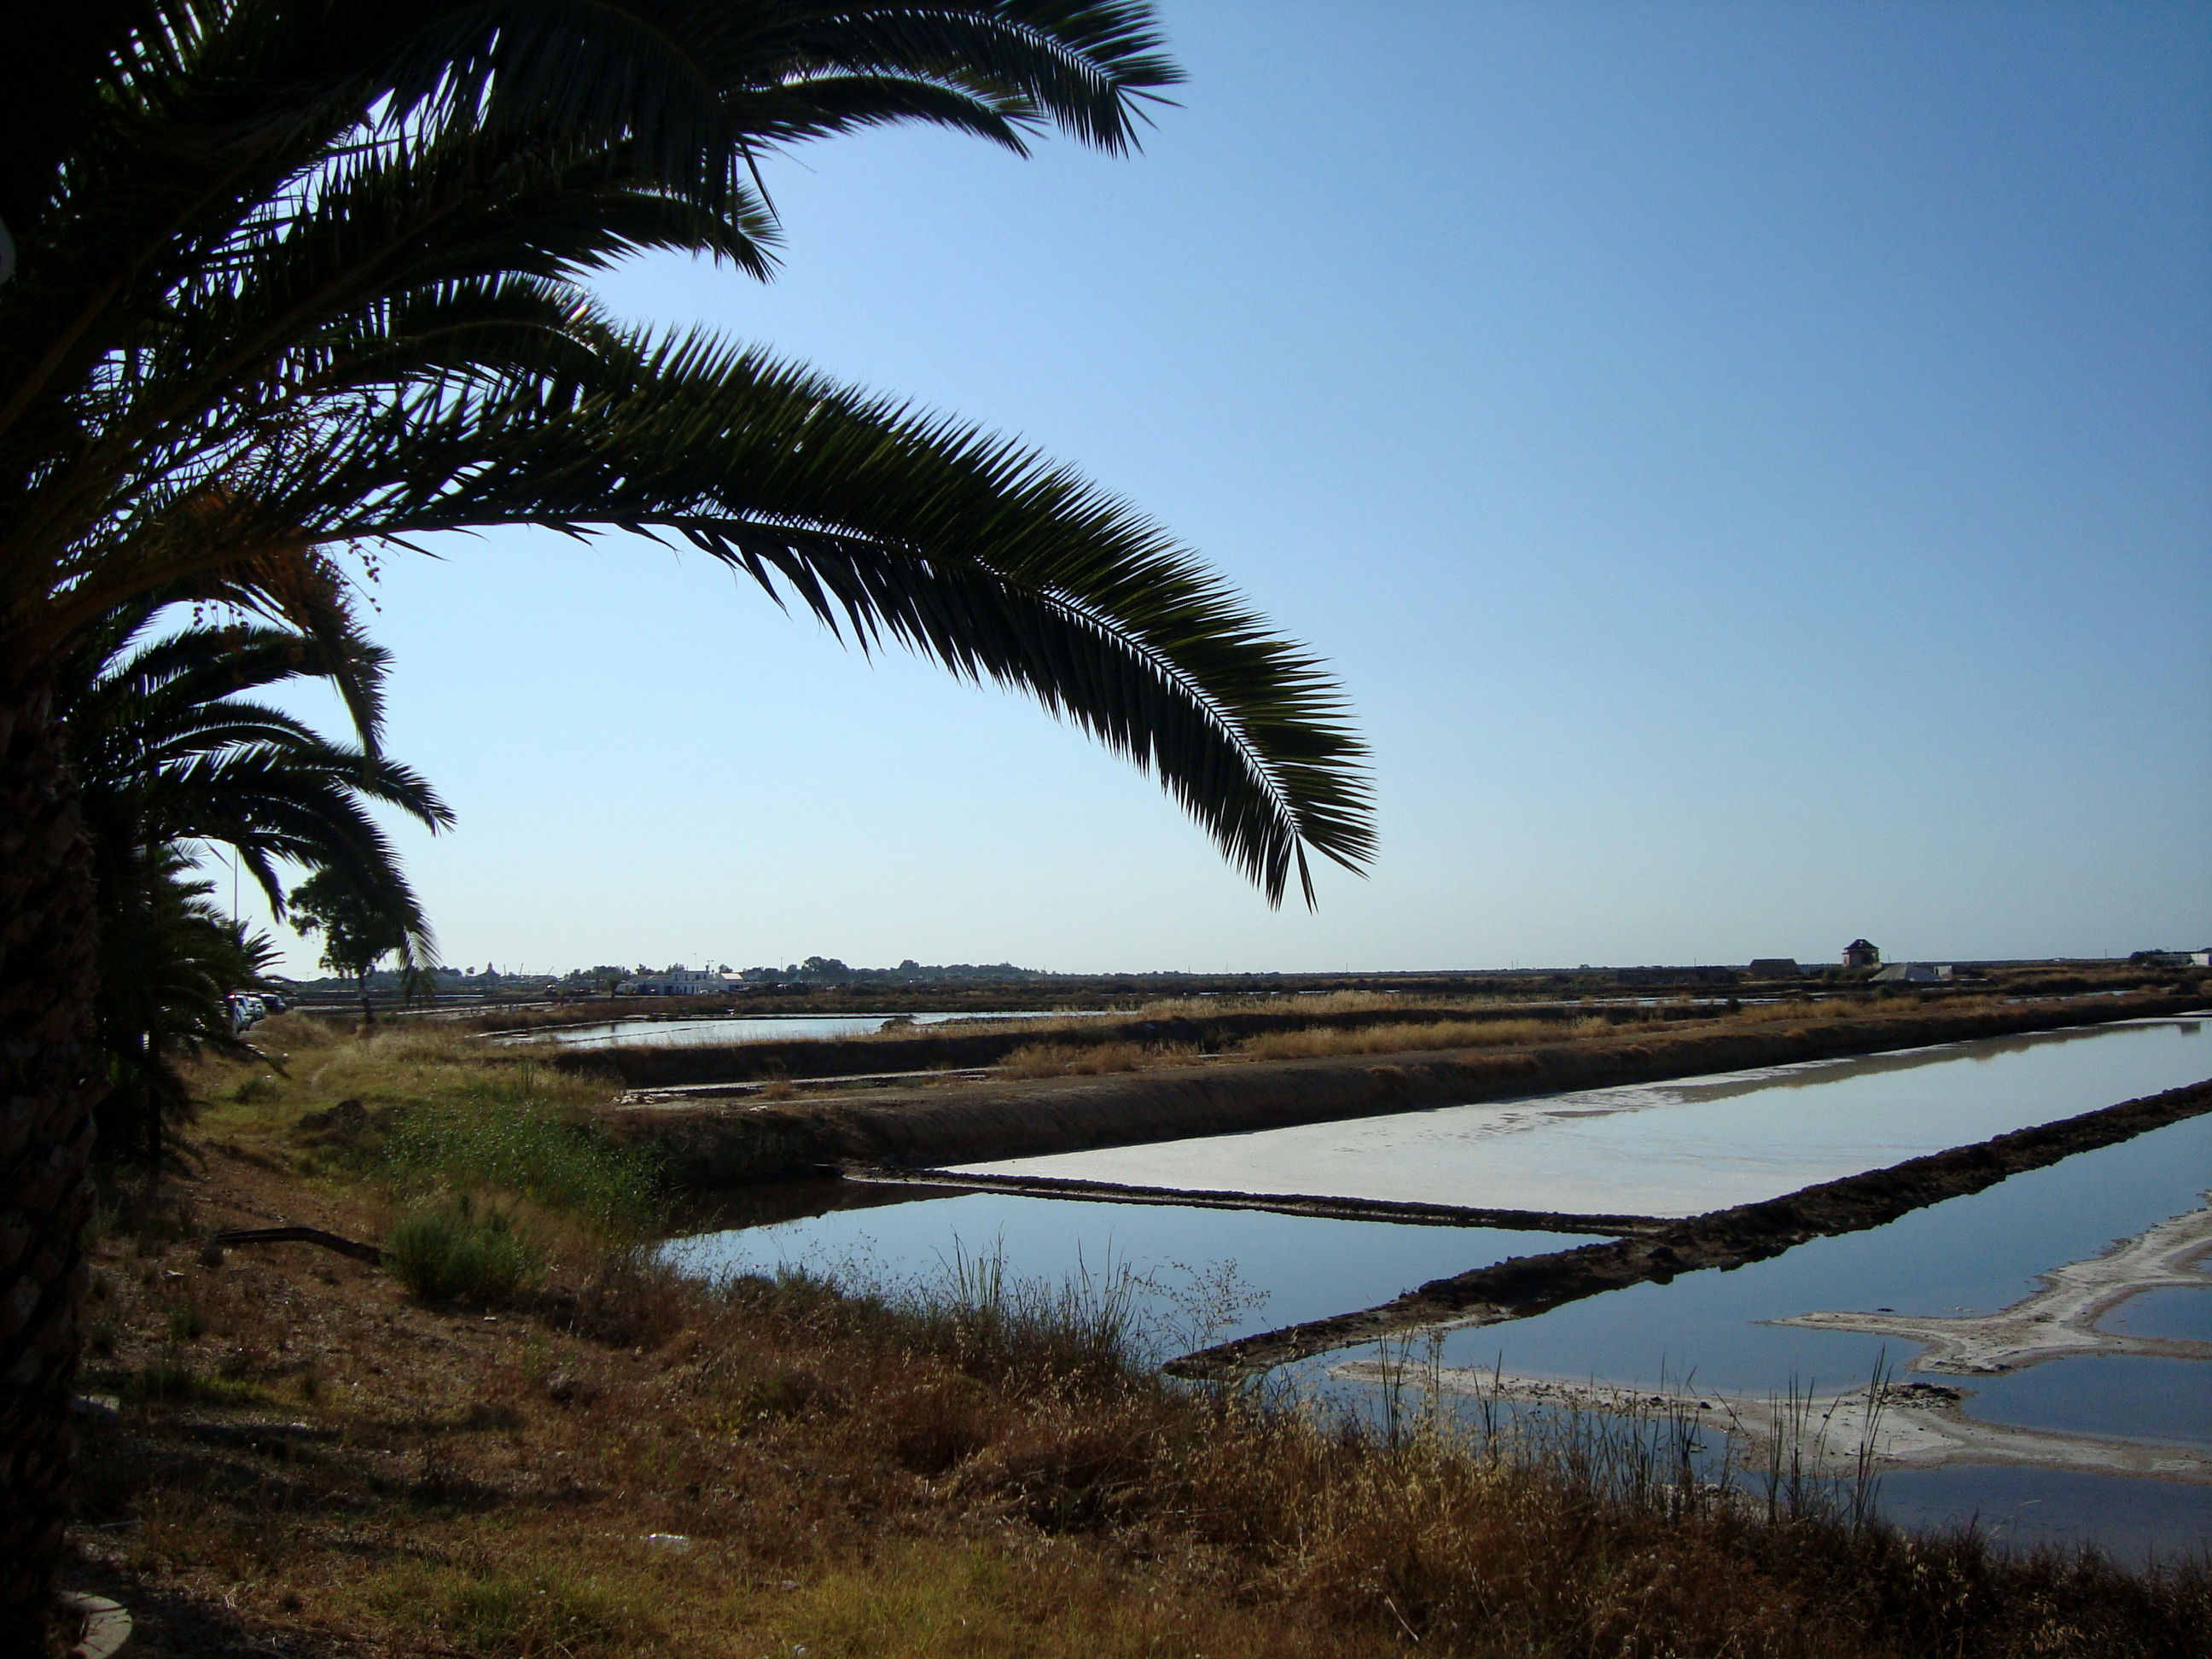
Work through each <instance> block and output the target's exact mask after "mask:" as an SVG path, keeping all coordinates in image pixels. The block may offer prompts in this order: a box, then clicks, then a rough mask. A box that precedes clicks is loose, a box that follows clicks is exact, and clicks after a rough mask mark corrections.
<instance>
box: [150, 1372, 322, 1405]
mask: <svg viewBox="0 0 2212 1659" xmlns="http://www.w3.org/2000/svg"><path fill="white" fill-rule="evenodd" d="M115 1392H116V1393H117V1394H118V1395H120V1396H121V1397H122V1398H124V1399H125V1400H136V1401H146V1402H154V1401H161V1402H163V1403H167V1404H169V1405H179V1406H185V1405H189V1406H270V1405H277V1404H281V1403H283V1402H282V1401H281V1400H280V1398H279V1396H277V1395H274V1394H272V1393H270V1391H269V1390H268V1389H264V1388H262V1387H260V1386H259V1385H258V1384H256V1383H241V1382H239V1381H237V1380H236V1379H234V1378H232V1377H228V1376H203V1375H201V1374H200V1373H199V1372H198V1371H196V1370H193V1369H192V1368H191V1366H189V1365H184V1364H176V1363H174V1362H164V1363H160V1364H152V1365H146V1366H142V1367H141V1368H139V1369H138V1370H132V1371H125V1372H124V1373H123V1375H122V1376H120V1377H118V1378H117V1379H116V1381H115Z"/></svg>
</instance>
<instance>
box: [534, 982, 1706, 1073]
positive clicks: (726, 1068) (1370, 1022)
mask: <svg viewBox="0 0 2212 1659" xmlns="http://www.w3.org/2000/svg"><path fill="white" fill-rule="evenodd" d="M1719 1012H1721V1010H1720V1007H1719V1006H1717V1005H1699V1004H1695V1003H1686V1004H1682V1005H1680V1006H1674V1005H1667V1006H1660V1007H1612V1008H1603V1007H1586V1006H1577V1005H1574V1004H1559V1005H1556V1006H1550V1007H1540V1008H1529V1007H1511V1006H1508V1007H1498V1008H1419V1007H1413V1008H1380V1009H1357V1010H1350V1011H1345V1012H1328V1013H1320V1012H1304V1011H1302V1010H1298V1009H1287V1010H1282V1011H1274V1010H1264V1011H1263V1010H1249V1011H1240V1012H1233V1013H1219V1014H1206V1015H1203V1016H1190V1015H1170V1016H1163V1017H1152V1018H1085V1019H1079V1020H1067V1021H1065V1022H1062V1023H1059V1024H1054V1025H1052V1026H1050V1027H1048V1028H1045V1029H1043V1030H1040V1028H1039V1027H1038V1026H1037V1025H1036V1024H1034V1023H1032V1022H1030V1021H1025V1020H1006V1021H993V1022H990V1023H988V1024H984V1023H982V1022H977V1023H976V1024H967V1025H962V1026H959V1027H957V1028H956V1029H952V1030H945V1029H941V1028H938V1027H933V1026H925V1027H921V1028H919V1029H917V1030H914V1031H912V1032H911V1033H909V1034H907V1035H903V1036H902V1035H897V1034H896V1033H885V1034H884V1035H880V1036H878V1035H869V1036H859V1037H846V1038H823V1037H792V1038H786V1039H783V1040H780V1041H779V1040H774V1039H771V1040H767V1041H762V1042H729V1043H715V1044H712V1045H709V1044H706V1043H653V1042H635V1043H629V1044H623V1045H608V1046H605V1047H601V1046H598V1045H593V1046H592V1047H589V1048H583V1047H579V1048H571V1049H568V1050H567V1051H565V1052H561V1053H556V1054H554V1055H553V1056H552V1057H551V1063H552V1064H553V1065H555V1066H559V1067H560V1068H561V1069H562V1070H563V1071H570V1072H589V1073H598V1074H599V1075H602V1076H611V1077H615V1078H619V1079H621V1080H622V1082H623V1084H624V1085H626V1086H628V1087H629V1088H632V1089H667V1088H683V1087H691V1086H696V1085H701V1084H711V1083H743V1082H748V1081H752V1080H757V1079H770V1078H788V1079H811V1078H837V1077H850V1076H854V1075H856V1074H863V1075H864V1074H867V1073H886V1072H891V1073H896V1072H921V1071H927V1070H930V1069H932V1068H939V1069H946V1070H952V1069H957V1068H960V1067H963V1066H991V1065H995V1064H996V1063H997V1062H999V1061H1000V1060H1004V1059H1006V1056H1007V1055H1009V1054H1012V1053H1014V1052H1015V1050H1017V1049H1018V1048H1026V1047H1028V1046H1029V1045H1030V1044H1031V1043H1034V1042H1050V1043H1052V1044H1053V1045H1054V1047H1055V1048H1067V1049H1081V1048H1103V1047H1105V1046H1107V1045H1108V1044H1110V1043H1136V1044H1139V1045H1141V1046H1144V1047H1146V1048H1187V1049H1191V1050H1194V1051H1196V1052H1198V1053H1201V1054H1210V1053H1212V1052H1214V1051H1216V1050H1218V1049H1221V1048H1228V1047H1231V1045H1233V1044H1236V1043H1238V1042H1244V1041H1245V1040H1247V1039H1248V1038H1251V1037H1255V1036H1272V1035H1273V1034H1275V1033H1277V1032H1282V1031H1364V1030H1371V1029H1373V1028H1374V1027H1376V1026H1379V1025H1462V1024H1468V1025H1480V1024H1501V1023H1508V1022H1511V1023H1518V1022H1522V1021H1526V1020H1541V1021H1543V1022H1545V1023H1546V1024H1560V1025H1564V1024H1567V1023H1569V1022H1571V1021H1574V1020H1578V1019H1584V1018H1600V1019H1606V1020H1609V1021H1612V1022H1613V1023H1614V1024H1634V1025H1638V1026H1642V1025H1647V1024H1668V1023H1674V1022H1678V1021H1682V1020H1697V1019H1711V1018H1716V1017H1717V1015H1718V1014H1719ZM979 1026H980V1029H979Z"/></svg>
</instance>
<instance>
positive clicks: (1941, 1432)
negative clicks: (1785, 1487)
mask: <svg viewBox="0 0 2212 1659" xmlns="http://www.w3.org/2000/svg"><path fill="white" fill-rule="evenodd" d="M1330 1375H1331V1376H1346V1377H1352V1378H1355V1379H1358V1381H1361V1382H1367V1383H1386V1384H1395V1385H1397V1386H1400V1387H1404V1388H1409V1389H1417V1390H1418V1389H1427V1388H1435V1389H1440V1390H1442V1391H1443V1392H1445V1393H1448V1394H1456V1395H1468V1396H1472V1397H1474V1398H1478V1399H1492V1400H1498V1401H1507V1402H1510V1403H1516V1404H1525V1405H1536V1406H1553V1407H1560V1408H1562V1409H1565V1410H1568V1411H1587V1412H1601V1413H1607V1414H1608V1415H1613V1416H1622V1417H1629V1418H1632V1419H1638V1420H1639V1421H1645V1422H1666V1421H1668V1420H1669V1419H1675V1420H1686V1421H1688V1422H1691V1423H1692V1424H1695V1425H1698V1426H1699V1427H1705V1428H1710V1429H1711V1430H1712V1431H1715V1432H1717V1433H1723V1434H1729V1435H1732V1436H1734V1437H1735V1438H1736V1439H1737V1440H1738V1441H1739V1442H1741V1445H1742V1448H1743V1450H1745V1451H1751V1452H1755V1453H1758V1454H1761V1455H1760V1456H1759V1457H1758V1458H1755V1459H1752V1460H1747V1461H1754V1462H1763V1461H1764V1459H1763V1454H1764V1453H1765V1451H1766V1450H1767V1449H1770V1448H1771V1447H1773V1446H1774V1445H1775V1444H1776V1443H1778V1442H1779V1443H1781V1444H1782V1446H1783V1447H1784V1450H1785V1451H1786V1450H1788V1449H1790V1447H1793V1446H1794V1447H1795V1448H1796V1449H1797V1452H1798V1454H1799V1455H1800V1456H1801V1457H1802V1459H1803V1462H1804V1467H1805V1468H1807V1469H1808V1471H1809V1472H1811V1473H1814V1474H1823V1475H1829V1476H1848V1475H1850V1474H1854V1473H1856V1472H1857V1469H1858V1468H1859V1466H1860V1462H1861V1459H1862V1457H1863V1458H1864V1460H1865V1462H1866V1464H1867V1466H1868V1467H1869V1468H1884V1467H1887V1468H1934V1467H1936V1465H1938V1464H1943V1463H1966V1462H1971V1463H2027V1464H2033V1465H2034V1466H2036V1467H2037V1468H2053V1469H2079V1470H2083V1471H2086V1472H2087V1473H2091V1474H2132V1475H2149V1476H2152V1477H2154V1478H2156V1479H2159V1480H2183V1481H2187V1482H2189V1483H2191V1485H2199V1486H2212V1456H2208V1455H2205V1454H2204V1453H2203V1452H2200V1451H2196V1450H2192V1449H2190V1448H2188V1447H2184V1446H2159V1445H2150V1444H2146V1443H2142V1442H2137V1441H2123V1440H2100V1439H2096V1438H2093V1437H2090V1436H2087V1435H2071V1434H2055V1433H2047V1432H2045V1431H2041V1430H2037V1429H2021V1428H2014V1427H2012V1426H2010V1425H2007V1424H2002V1423H1984V1422H1980V1421H1978V1420H1977V1419H1973V1418H1971V1417H1968V1416H1966V1414H1965V1413H1962V1412H1960V1410H1959V1401H1960V1394H1959V1391H1958V1390H1957V1389H1938V1388H1931V1387H1929V1385H1927V1384H1925V1383H1905V1384H1903V1385H1901V1386H1900V1385H1898V1384H1889V1385H1887V1386H1884V1387H1882V1388H1881V1389H1879V1390H1877V1389H1873V1388H1866V1389H1853V1390H1852V1391H1850V1393H1847V1394H1838V1395H1820V1396H1817V1397H1814V1398H1809V1399H1808V1398H1802V1397H1801V1398H1799V1399H1797V1400H1794V1401H1792V1400H1787V1399H1759V1398H1754V1397H1753V1396H1751V1395H1727V1394H1716V1393H1713V1392H1711V1391H1710V1390H1707V1391H1703V1392H1700V1393H1697V1394H1687V1393H1682V1392H1680V1391H1677V1390H1673V1389H1668V1390H1663V1391H1655V1390H1652V1389H1621V1388H1609V1387H1607V1386H1604V1385H1602V1384H1596V1383H1561V1382H1558V1381H1555V1380H1553V1379H1552V1378H1549V1377H1541V1376H1514V1375H1511V1374H1510V1373H1504V1374H1500V1373H1498V1372H1494V1371H1486V1370H1479V1369H1474V1370H1469V1369H1463V1368H1459V1367H1452V1366H1446V1367H1443V1368H1439V1369H1429V1368H1425V1367H1421V1366H1418V1365H1416V1366H1406V1365H1399V1364H1390V1363H1389V1362H1387V1361H1383V1360H1371V1359H1370V1360H1358V1361H1354V1362H1353V1363H1352V1364H1346V1365H1339V1366H1336V1367H1334V1368H1333V1369H1332V1370H1331V1372H1330ZM1738 1455H1739V1458H1741V1457H1742V1455H1743V1453H1742V1452H1741V1451H1740V1452H1739V1454H1738Z"/></svg>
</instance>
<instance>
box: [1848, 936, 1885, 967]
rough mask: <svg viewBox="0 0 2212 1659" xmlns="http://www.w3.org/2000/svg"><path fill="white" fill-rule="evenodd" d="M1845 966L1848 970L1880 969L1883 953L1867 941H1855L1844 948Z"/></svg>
mask: <svg viewBox="0 0 2212 1659" xmlns="http://www.w3.org/2000/svg"><path fill="white" fill-rule="evenodd" d="M1844 967H1846V968H1879V967H1881V951H1878V950H1877V949H1875V946H1874V945H1871V944H1869V942H1868V941H1867V940H1865V939H1853V940H1852V941H1851V942H1850V944H1849V945H1845V946H1844Z"/></svg>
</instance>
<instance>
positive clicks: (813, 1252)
mask: <svg viewBox="0 0 2212 1659" xmlns="http://www.w3.org/2000/svg"><path fill="white" fill-rule="evenodd" d="M821 1184H823V1185H824V1186H836V1187H846V1188H852V1189H854V1191H857V1192H863V1193H866V1192H884V1191H890V1192H894V1193H898V1194H905V1195H920V1194H927V1199H926V1200H924V1201H909V1202H906V1203H901V1204H896V1205H895V1206H871V1207H866V1208H845V1209H838V1210H835V1211H830V1212H826V1213H823V1214H817V1215H812V1216H809V1217H807V1218H804V1219H794V1220H789V1221H783V1222H780V1223H778V1224H775V1225H762V1226H753V1227H749V1228H743V1229H739V1230H734V1231H716V1232H708V1233H700V1234H695V1235H693V1236H691V1237H685V1238H679V1239H676V1240H673V1241H671V1243H669V1245H668V1246H667V1247H666V1249H667V1251H668V1254H669V1255H670V1257H671V1259H672V1260H674V1261H677V1262H678V1263H680V1264H681V1265H682V1266H683V1267H685V1268H686V1269H687V1270H689V1271H691V1272H696V1273H702V1274H708V1275H716V1274H721V1273H731V1272H735V1271H773V1270H775V1268H776V1267H779V1266H781V1265H790V1266H795V1267H812V1268H814V1269H815V1270H817V1271H823V1272H833V1273H842V1274H846V1275H848V1276H855V1277H858V1278H860V1279H863V1280H865V1279H870V1278H877V1279H914V1278H921V1279H930V1278H933V1277H934V1276H935V1275H937V1274H938V1273H941V1272H942V1271H943V1269H944V1268H945V1266H946V1264H948V1263H950V1262H951V1261H953V1260H954V1259H955V1257H956V1255H965V1256H967V1257H969V1259H973V1258H974V1257H975V1256H976V1255H989V1254H991V1253H992V1252H994V1251H995V1250H1001V1249H1002V1250H1004V1252H1005V1254H1006V1262H1007V1266H1008V1268H1009V1270H1010V1271H1011V1272H1013V1273H1019V1274H1021V1275H1023V1276H1024V1277H1027V1278H1031V1279H1063V1278H1066V1277H1067V1276H1069V1275H1071V1274H1074V1273H1079V1272H1087V1273H1098V1272H1100V1271H1102V1270H1103V1268H1105V1267H1106V1266H1107V1265H1108V1264H1109V1262H1110V1263H1121V1264H1126V1265H1127V1266H1128V1267H1131V1268H1132V1269H1133V1270H1134V1271H1135V1272H1137V1273H1139V1274H1146V1275H1152V1276H1154V1277H1157V1278H1158V1279H1159V1280H1160V1281H1161V1284H1162V1286H1163V1296H1162V1297H1158V1298H1155V1299H1153V1300H1152V1302H1151V1303H1149V1304H1148V1305H1147V1308H1146V1311H1147V1312H1148V1313H1150V1314H1151V1315H1152V1316H1155V1317H1157V1318H1159V1319H1163V1320H1164V1319H1170V1318H1176V1317H1181V1316H1182V1312H1183V1310H1182V1308H1181V1307H1180V1306H1179V1305H1178V1304H1176V1303H1175V1302H1174V1298H1173V1295H1172V1294H1171V1293H1172V1292H1174V1291H1177V1290H1180V1289H1187V1288H1188V1286H1189V1285H1191V1284H1192V1283H1193V1282H1194V1280H1197V1279H1205V1278H1206V1277H1207V1276H1209V1275H1213V1276H1216V1277H1218V1276H1219V1273H1220V1270H1221V1269H1223V1268H1225V1267H1228V1268H1233V1269H1234V1273H1235V1275H1236V1278H1237V1279H1238V1280H1239V1281H1241V1283H1242V1284H1243V1285H1244V1286H1246V1287H1247V1288H1248V1289H1249V1291H1250V1292H1252V1293H1253V1294H1254V1295H1255V1296H1256V1297H1259V1298H1260V1299H1259V1300H1256V1301H1253V1302H1250V1303H1249V1304H1247V1305H1245V1306H1243V1307H1242V1308H1239V1309H1237V1310H1236V1311H1235V1313H1234V1315H1233V1316H1231V1317H1230V1318H1228V1319H1227V1320H1226V1321H1225V1323H1224V1324H1223V1325H1222V1327H1221V1328H1220V1329H1219V1332H1218V1336H1217V1337H1216V1338H1214V1339H1212V1340H1227V1339H1228V1338H1230V1337H1232V1336H1242V1335H1245V1334H1249V1333H1251V1332H1255V1331H1263V1330H1271V1329H1273V1328H1275V1327H1276V1326H1279V1325H1286V1324H1291V1323H1294V1322H1297V1321H1299V1320H1303V1319H1317V1318H1320V1317H1322V1316H1324V1315H1327V1314H1332V1313H1338V1312H1341V1311H1342V1310H1345V1309H1346V1308H1359V1307H1365V1306H1367V1305H1368V1304H1370V1303H1374V1302H1381V1301H1387V1300H1389V1298H1390V1297H1394V1296H1396V1295H1398V1294H1399V1293H1400V1292H1401V1291H1406V1290H1409V1289H1411V1288H1412V1287H1413V1286H1414V1285H1419V1284H1420V1283H1422V1282H1423V1281H1425V1280H1426V1279H1435V1278H1437V1277H1438V1276H1439V1275H1441V1274H1443V1273H1459V1272H1462V1271H1464V1270H1465V1269H1466V1268H1468V1267H1474V1266H1480V1265H1482V1264H1484V1263H1487V1262H1492V1261H1504V1259H1505V1258H1506V1257H1508V1256H1511V1255H1544V1254H1546V1253H1547V1252H1549V1251H1552V1250H1558V1249H1570V1248H1571V1247H1573V1246H1575V1245H1577V1244H1587V1243H1589V1242H1590V1241H1589V1238H1588V1237H1585V1236H1582V1235H1577V1234H1570V1233H1552V1232H1522V1231H1504V1230H1503V1229H1496V1228H1486V1227H1415V1226H1406V1225H1400V1224H1396V1223H1390V1222H1369V1221H1336V1220H1327V1219H1322V1218H1316V1217H1313V1216H1292V1215H1279V1214H1275V1213H1273V1212H1265V1211H1255V1210H1217V1209H1200V1208H1197V1207H1194V1206H1190V1207H1187V1206H1182V1205H1147V1206H1141V1207H1139V1206H1131V1205H1125V1204H1101V1203H1086V1202H1081V1201H1077V1200H1060V1199H1042V1198H1024V1197H1019V1196H1016V1195H1012V1194H1004V1193H964V1194H963V1193H958V1192H957V1191H956V1192H950V1193H948V1192H947V1191H946V1190H945V1189H944V1188H870V1187H866V1186H864V1185H862V1184H861V1183H859V1182H825V1183H821ZM1201 1340H1204V1339H1201Z"/></svg>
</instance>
